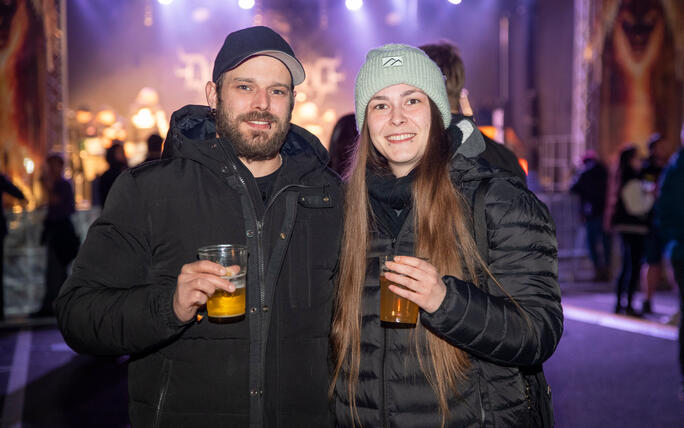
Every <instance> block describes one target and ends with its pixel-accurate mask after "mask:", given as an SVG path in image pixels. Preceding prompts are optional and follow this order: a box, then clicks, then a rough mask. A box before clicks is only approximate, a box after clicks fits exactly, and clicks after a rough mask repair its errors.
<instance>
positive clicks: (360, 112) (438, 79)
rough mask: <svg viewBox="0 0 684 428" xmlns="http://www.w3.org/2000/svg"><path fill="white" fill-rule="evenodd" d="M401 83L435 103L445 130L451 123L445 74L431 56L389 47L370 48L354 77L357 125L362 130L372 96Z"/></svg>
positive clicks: (407, 47) (398, 46) (398, 47)
mask: <svg viewBox="0 0 684 428" xmlns="http://www.w3.org/2000/svg"><path fill="white" fill-rule="evenodd" d="M399 83H404V84H407V85H411V86H415V87H416V88H419V89H421V90H422V91H423V92H425V94H426V95H427V96H428V97H430V99H431V100H432V102H434V103H435V105H436V106H437V108H439V111H440V112H441V113H442V119H444V128H447V127H448V126H449V123H450V122H451V108H450V107H449V98H448V97H447V92H446V86H445V83H444V75H442V71H441V70H440V69H439V67H438V66H437V64H435V63H434V62H433V61H432V60H431V59H430V57H428V56H427V55H426V54H425V52H423V51H422V50H420V49H418V48H414V47H413V46H408V45H399V44H389V45H385V46H381V47H379V48H376V49H372V50H371V51H369V52H368V55H366V62H365V63H364V64H363V65H362V66H361V70H359V74H357V75H356V87H355V88H354V100H355V102H356V126H357V128H358V129H359V132H360V131H361V127H362V126H363V121H364V119H365V117H366V107H368V102H369V101H370V99H371V97H373V95H375V94H376V93H378V91H381V90H383V89H385V88H386V87H388V86H392V85H396V84H399Z"/></svg>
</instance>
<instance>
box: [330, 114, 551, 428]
mask: <svg viewBox="0 0 684 428" xmlns="http://www.w3.org/2000/svg"><path fill="white" fill-rule="evenodd" d="M450 136H451V137H452V139H454V137H456V139H455V141H454V146H455V148H457V150H456V154H455V155H454V157H453V159H452V161H451V165H450V174H451V179H452V182H453V183H454V186H455V187H456V188H457V189H458V190H459V191H460V192H461V193H462V194H463V196H464V197H465V199H466V200H468V201H471V200H472V197H473V194H474V192H475V189H476V188H477V186H478V185H479V183H480V182H481V181H482V180H489V188H488V191H487V193H486V194H485V197H484V202H485V217H486V222H487V232H488V236H487V240H488V252H489V254H488V255H489V269H490V271H491V272H492V274H493V275H494V277H495V278H496V279H497V280H498V282H499V283H500V284H501V286H502V288H503V290H505V291H503V290H502V289H501V288H499V287H498V286H497V285H496V284H495V283H494V282H493V281H492V280H491V279H489V280H488V283H487V284H485V285H483V286H482V287H479V288H478V287H477V286H475V285H473V284H472V283H471V282H468V281H466V280H464V279H465V278H461V279H459V278H456V277H453V276H444V277H443V278H442V279H443V281H444V283H445V285H446V287H447V294H446V297H445V298H444V301H443V302H442V304H441V306H440V307H439V308H438V309H437V310H436V311H435V312H434V313H432V314H430V313H427V312H424V311H423V310H421V311H420V323H421V324H423V325H424V326H425V327H426V328H428V329H429V330H431V331H433V332H434V333H436V334H437V335H438V336H439V337H441V338H442V339H443V340H445V341H447V342H448V343H450V344H452V345H453V346H455V347H458V348H460V349H461V350H463V351H465V352H466V353H467V355H468V356H469V359H470V369H469V371H468V372H467V373H466V377H465V379H463V380H462V381H460V382H459V383H458V385H457V389H458V395H457V396H451V397H450V398H449V400H448V405H449V410H450V414H449V415H448V417H447V419H446V421H445V422H446V424H445V426H446V427H485V426H486V427H490V426H493V427H526V428H528V427H533V426H535V424H536V423H537V422H536V419H535V418H536V415H535V413H536V411H537V410H536V407H535V406H536V403H534V402H533V401H534V397H531V396H530V395H529V394H527V391H526V385H525V380H524V378H523V376H522V372H521V368H524V367H532V366H536V365H539V364H541V363H542V362H544V361H545V360H547V359H548V358H549V357H550V356H551V355H552V354H553V352H554V350H555V349H556V346H557V344H558V342H559V340H560V337H561V333H562V330H563V313H562V308H561V304H560V287H559V285H558V280H557V270H558V265H557V263H558V259H557V244H556V237H555V226H554V224H553V221H552V219H551V217H550V215H549V212H548V210H547V209H546V207H545V206H544V205H543V204H542V203H541V202H540V201H539V200H538V199H537V198H536V197H535V195H534V194H532V193H531V192H530V191H528V190H527V189H526V188H525V186H524V184H523V183H522V182H521V181H520V180H519V179H518V178H516V177H512V176H511V175H510V174H509V173H508V172H501V171H500V170H493V169H492V168H490V167H489V166H488V164H487V163H481V162H479V160H478V159H477V158H478V156H479V154H480V153H481V152H482V150H484V141H483V140H482V137H481V135H480V134H479V131H477V130H476V129H475V127H474V126H473V124H472V122H470V121H467V120H464V119H461V120H459V121H457V122H456V123H454V125H452V127H450ZM370 185H371V184H370V183H369V186H370ZM369 190H370V191H371V192H372V191H373V190H372V189H369ZM374 209H376V208H375V206H374ZM407 209H410V208H407ZM469 211H470V209H469V208H466V212H469ZM377 218H378V219H379V221H382V216H377ZM387 226H388V225H385V227H383V226H382V225H379V227H376V228H375V229H374V230H373V231H372V240H371V247H370V250H369V252H368V261H367V268H366V281H365V285H364V291H363V308H362V333H361V364H360V370H359V381H358V385H357V390H356V405H357V411H358V415H359V419H360V422H361V426H363V427H366V428H369V427H374V428H375V427H383V428H384V427H406V428H408V427H412V428H429V427H440V426H442V425H441V424H442V419H441V413H440V410H439V406H438V402H437V399H436V396H435V394H434V392H433V390H432V388H431V387H430V385H429V383H428V381H427V379H426V377H425V375H424V374H423V372H422V370H421V369H420V366H419V363H418V360H417V358H416V350H415V348H414V332H413V330H414V329H412V328H408V329H407V328H394V327H384V326H382V325H381V323H380V319H379V315H378V314H379V310H378V309H379V304H380V303H379V299H380V286H379V278H378V275H379V274H378V256H380V255H381V254H415V253H414V250H413V249H414V243H415V229H414V225H413V214H412V212H409V213H408V214H407V215H406V220H405V221H404V223H403V225H402V226H401V228H400V230H398V232H397V234H396V236H392V235H393V233H392V232H390V230H391V229H392V228H391V227H387ZM454 257H458V255H456V254H455V255H454ZM511 298H513V299H514V300H515V303H514V302H513V301H512V300H511ZM422 352H425V347H424V346H423V347H422ZM428 359H429V356H428V355H427V354H425V353H424V354H423V360H424V361H428ZM346 376H347V373H342V374H341V375H340V377H339V378H338V381H337V385H336V389H335V402H336V417H337V420H338V426H340V427H351V426H352V419H351V416H350V411H349V400H348V397H347V395H346V393H347V383H346ZM356 426H359V424H358V422H357V423H356Z"/></svg>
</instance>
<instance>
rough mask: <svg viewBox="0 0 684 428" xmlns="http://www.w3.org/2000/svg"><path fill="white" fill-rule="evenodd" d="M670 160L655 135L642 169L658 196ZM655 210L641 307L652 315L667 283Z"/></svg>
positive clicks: (650, 218) (650, 220) (650, 219)
mask: <svg viewBox="0 0 684 428" xmlns="http://www.w3.org/2000/svg"><path fill="white" fill-rule="evenodd" d="M667 160H668V153H667V150H666V147H665V141H664V140H663V137H662V135H660V134H653V135H651V137H650V138H649V141H648V158H647V159H646V160H645V161H644V164H643V166H642V168H641V178H642V180H643V181H644V182H645V183H646V184H647V185H648V186H650V187H651V188H653V192H654V194H655V195H656V196H657V195H658V190H659V189H658V181H659V179H660V174H661V173H662V172H663V169H665V166H666V165H667ZM654 211H655V210H654V209H651V211H650V212H649V213H648V227H649V233H648V234H647V235H646V244H645V245H646V247H645V252H646V275H645V276H646V281H645V285H646V297H645V299H644V302H643V304H642V306H641V312H642V313H644V314H650V313H652V312H653V308H652V304H653V295H654V294H655V291H656V289H657V288H658V286H659V285H660V284H661V283H663V282H664V281H666V279H665V278H666V276H665V275H664V273H665V270H664V269H663V251H664V250H665V242H664V239H663V237H662V236H661V234H660V233H658V227H657V225H656V223H655V221H654Z"/></svg>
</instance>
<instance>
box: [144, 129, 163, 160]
mask: <svg viewBox="0 0 684 428" xmlns="http://www.w3.org/2000/svg"><path fill="white" fill-rule="evenodd" d="M163 146H164V139H163V138H162V137H161V135H159V134H151V135H150V136H149V137H147V156H146V157H145V160H144V162H147V161H151V160H157V159H161V155H162V147H163Z"/></svg>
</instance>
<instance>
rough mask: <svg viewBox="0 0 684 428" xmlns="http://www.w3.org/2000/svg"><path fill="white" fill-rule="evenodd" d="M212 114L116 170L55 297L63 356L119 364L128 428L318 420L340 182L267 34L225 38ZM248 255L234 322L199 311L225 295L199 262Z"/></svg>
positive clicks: (277, 43) (281, 46)
mask: <svg viewBox="0 0 684 428" xmlns="http://www.w3.org/2000/svg"><path fill="white" fill-rule="evenodd" d="M212 79H213V80H212V81H211V82H208V83H207V85H206V96H207V101H208V103H209V106H208V107H206V106H195V105H190V106H186V107H184V108H182V109H180V110H179V111H177V112H175V113H174V114H173V116H172V118H171V128H170V131H169V133H168V135H167V141H166V144H165V147H164V153H163V156H162V160H161V161H159V162H149V163H145V164H143V165H141V166H139V167H136V168H132V169H129V170H127V171H124V172H123V173H122V174H121V175H120V176H119V179H118V180H117V181H116V183H115V184H114V186H113V187H112V190H111V191H110V193H109V196H108V201H107V205H106V206H105V208H104V210H103V212H102V216H101V217H100V218H99V219H98V220H97V221H96V222H95V223H94V224H93V226H92V227H91V229H90V231H89V233H88V237H87V239H86V241H85V243H84V246H83V249H82V250H81V251H80V253H79V255H78V257H77V259H76V262H75V264H74V269H73V275H72V276H71V277H70V278H69V280H68V281H67V282H66V284H65V286H64V288H63V290H62V293H61V295H60V297H59V299H58V302H57V305H56V307H57V312H58V321H59V326H60V328H61V330H62V332H63V334H64V337H65V339H66V341H67V343H68V344H69V345H70V346H71V347H73V348H74V349H75V350H77V351H80V352H88V353H92V354H99V355H108V354H109V355H119V354H131V360H130V363H129V413H130V418H131V422H132V425H133V426H134V427H135V426H140V427H148V426H164V427H167V426H183V427H187V426H231V427H242V426H250V427H261V426H265V427H274V426H283V427H294V426H327V425H329V424H330V415H329V405H328V404H329V403H328V399H327V388H328V382H329V378H328V374H329V372H328V366H327V354H328V332H329V328H330V320H331V316H332V299H333V287H332V276H333V270H334V268H335V266H336V262H337V255H338V249H339V248H338V247H339V238H340V236H339V235H340V230H341V206H342V201H341V191H340V183H339V178H338V177H337V176H336V175H335V174H334V173H333V172H332V171H330V170H329V169H328V168H327V167H326V165H327V163H328V155H327V152H326V150H325V148H324V147H323V146H322V145H321V143H320V142H319V141H318V139H316V137H314V136H313V135H311V134H310V133H308V132H306V131H305V130H303V129H302V128H299V127H298V126H295V125H291V124H290V123H289V122H290V115H291V112H292V107H293V103H294V98H295V92H294V86H295V85H297V84H299V83H302V81H303V80H304V70H303V68H302V65H301V64H300V62H299V61H298V60H297V59H296V57H295V55H294V53H293V52H292V49H291V48H290V46H289V45H288V44H287V42H285V40H283V39H282V38H281V37H280V36H279V35H278V34H277V33H275V32H274V31H272V30H271V29H269V28H266V27H251V28H247V29H243V30H240V31H236V32H234V33H231V34H229V35H228V37H226V40H225V43H224V44H223V47H222V48H221V50H220V51H219V53H218V55H217V57H216V60H215V62H214V71H213V76H212ZM221 243H225V244H242V245H246V246H247V248H248V253H249V255H248V270H247V297H246V299H247V306H246V314H245V315H244V317H243V318H237V319H235V321H234V322H232V323H226V324H215V323H212V322H211V321H210V320H208V319H201V318H204V316H205V315H206V310H205V308H204V304H205V303H206V301H207V298H208V297H209V296H211V295H212V294H213V293H214V292H215V290H219V289H220V290H225V291H229V292H231V291H234V290H235V288H234V286H233V284H231V283H230V282H229V281H227V280H225V279H222V277H221V276H222V275H224V274H225V273H226V269H225V268H224V267H222V266H220V265H218V264H214V263H212V262H209V261H206V260H203V261H196V260H197V249H198V248H200V247H202V246H206V245H211V244H221Z"/></svg>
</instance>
